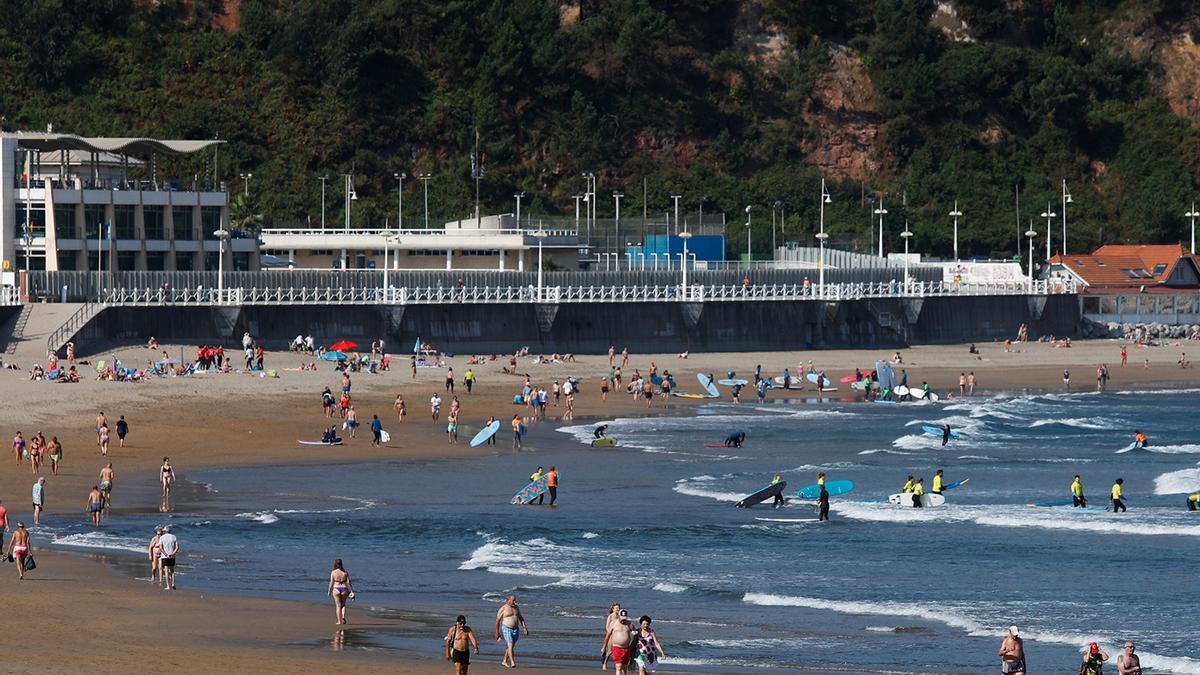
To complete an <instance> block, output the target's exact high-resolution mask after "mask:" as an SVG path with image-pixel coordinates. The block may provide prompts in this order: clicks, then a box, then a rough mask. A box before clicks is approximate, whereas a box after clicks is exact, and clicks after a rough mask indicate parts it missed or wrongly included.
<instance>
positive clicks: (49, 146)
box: [5, 132, 225, 155]
mask: <svg viewBox="0 0 1200 675" xmlns="http://www.w3.org/2000/svg"><path fill="white" fill-rule="evenodd" d="M5 136H8V137H9V138H15V139H17V145H18V146H20V147H22V148H28V149H30V150H37V151H39V152H52V151H55V150H83V151H85V152H109V153H114V154H121V155H151V154H156V153H157V154H160V155H190V154H192V153H194V152H199V151H201V150H204V149H205V148H210V147H212V146H214V145H217V144H219V143H224V142H225V141H221V140H216V139H214V140H209V141H164V140H159V139H157V138H84V137H83V136H76V135H75V134H53V133H28V132H17V133H12V134H5Z"/></svg>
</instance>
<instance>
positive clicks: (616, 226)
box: [613, 192, 629, 269]
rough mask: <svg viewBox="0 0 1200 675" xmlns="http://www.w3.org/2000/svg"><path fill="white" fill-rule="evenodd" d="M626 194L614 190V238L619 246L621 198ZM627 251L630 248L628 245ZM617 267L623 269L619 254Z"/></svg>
mask: <svg viewBox="0 0 1200 675" xmlns="http://www.w3.org/2000/svg"><path fill="white" fill-rule="evenodd" d="M624 196H625V195H623V194H621V193H620V192H613V201H614V202H616V204H617V210H616V217H614V218H613V239H614V241H615V243H616V245H617V246H620V245H621V199H622V198H623V197H624ZM625 251H626V252H628V251H629V248H628V247H626V249H625ZM617 269H621V257H620V256H617Z"/></svg>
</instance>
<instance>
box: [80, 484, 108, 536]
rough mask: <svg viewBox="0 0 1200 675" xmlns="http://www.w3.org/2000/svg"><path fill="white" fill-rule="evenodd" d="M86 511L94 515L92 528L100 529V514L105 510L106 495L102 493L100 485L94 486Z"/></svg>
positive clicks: (89, 494) (89, 495)
mask: <svg viewBox="0 0 1200 675" xmlns="http://www.w3.org/2000/svg"><path fill="white" fill-rule="evenodd" d="M84 510H86V511H87V512H88V513H90V514H92V527H100V512H101V511H103V510H104V495H103V494H102V493H101V492H100V486H99V485H93V486H92V491H91V492H89V493H88V498H87V506H85V507H84Z"/></svg>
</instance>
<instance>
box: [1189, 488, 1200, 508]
mask: <svg viewBox="0 0 1200 675" xmlns="http://www.w3.org/2000/svg"><path fill="white" fill-rule="evenodd" d="M1187 505H1188V511H1200V492H1197V493H1195V494H1191V495H1188V498H1187Z"/></svg>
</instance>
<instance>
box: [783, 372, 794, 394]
mask: <svg viewBox="0 0 1200 675" xmlns="http://www.w3.org/2000/svg"><path fill="white" fill-rule="evenodd" d="M783 388H784V389H791V388H792V374H791V373H790V372H788V369H787V368H784V369H783Z"/></svg>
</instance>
